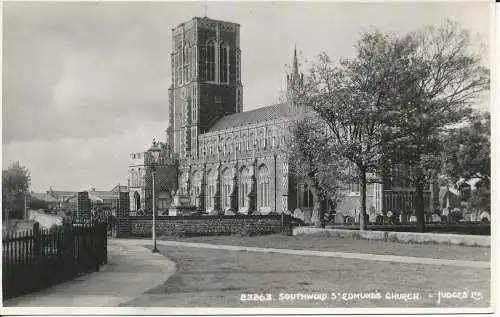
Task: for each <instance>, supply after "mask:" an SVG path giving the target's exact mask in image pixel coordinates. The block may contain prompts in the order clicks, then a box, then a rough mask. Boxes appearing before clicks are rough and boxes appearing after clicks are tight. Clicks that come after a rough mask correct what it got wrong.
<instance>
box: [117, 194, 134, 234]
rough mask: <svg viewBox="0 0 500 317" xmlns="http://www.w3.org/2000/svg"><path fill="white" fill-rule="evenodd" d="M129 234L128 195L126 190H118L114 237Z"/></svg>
mask: <svg viewBox="0 0 500 317" xmlns="http://www.w3.org/2000/svg"><path fill="white" fill-rule="evenodd" d="M130 234H131V227H130V196H129V193H128V192H120V196H119V197H118V207H117V210H116V237H117V238H124V237H128V236H130Z"/></svg>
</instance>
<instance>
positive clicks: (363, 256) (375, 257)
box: [129, 240, 490, 268]
mask: <svg viewBox="0 0 500 317" xmlns="http://www.w3.org/2000/svg"><path fill="white" fill-rule="evenodd" d="M129 241H131V243H137V242H132V241H134V240H129ZM135 241H137V240H135ZM139 241H141V240H139ZM142 243H144V240H142ZM158 245H166V246H179V247H190V248H203V249H218V250H228V251H250V252H264V253H281V254H293V255H305V256H321V257H334V258H344V259H359V260H367V261H383V262H394V263H409V264H426V265H445V266H460V267H474V268H489V267H490V262H487V261H466V260H447V259H435V258H424V257H411V256H399V255H382V254H369V253H354V252H352V253H351V252H331V251H314V250H290V249H275V248H258V247H245V246H233V245H216V244H208V243H193V242H182V241H158Z"/></svg>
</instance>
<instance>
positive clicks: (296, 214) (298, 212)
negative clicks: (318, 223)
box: [293, 208, 304, 221]
mask: <svg viewBox="0 0 500 317" xmlns="http://www.w3.org/2000/svg"><path fill="white" fill-rule="evenodd" d="M293 217H294V218H297V219H300V220H302V221H304V212H303V211H302V209H300V208H297V209H295V210H294V211H293Z"/></svg>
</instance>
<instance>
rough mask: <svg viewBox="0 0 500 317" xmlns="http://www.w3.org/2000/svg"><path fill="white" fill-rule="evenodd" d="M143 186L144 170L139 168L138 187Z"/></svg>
mask: <svg viewBox="0 0 500 317" xmlns="http://www.w3.org/2000/svg"><path fill="white" fill-rule="evenodd" d="M141 186H142V169H141V168H139V169H138V170H137V187H141Z"/></svg>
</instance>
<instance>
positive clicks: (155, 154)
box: [149, 139, 161, 253]
mask: <svg viewBox="0 0 500 317" xmlns="http://www.w3.org/2000/svg"><path fill="white" fill-rule="evenodd" d="M160 151H161V149H160V147H159V146H158V143H157V142H156V140H155V139H153V145H152V146H151V148H150V149H149V154H151V161H150V166H151V175H152V176H153V228H152V235H153V249H152V250H151V252H153V253H158V252H159V251H158V249H157V248H156V206H155V174H156V164H157V163H158V158H159V157H160Z"/></svg>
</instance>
